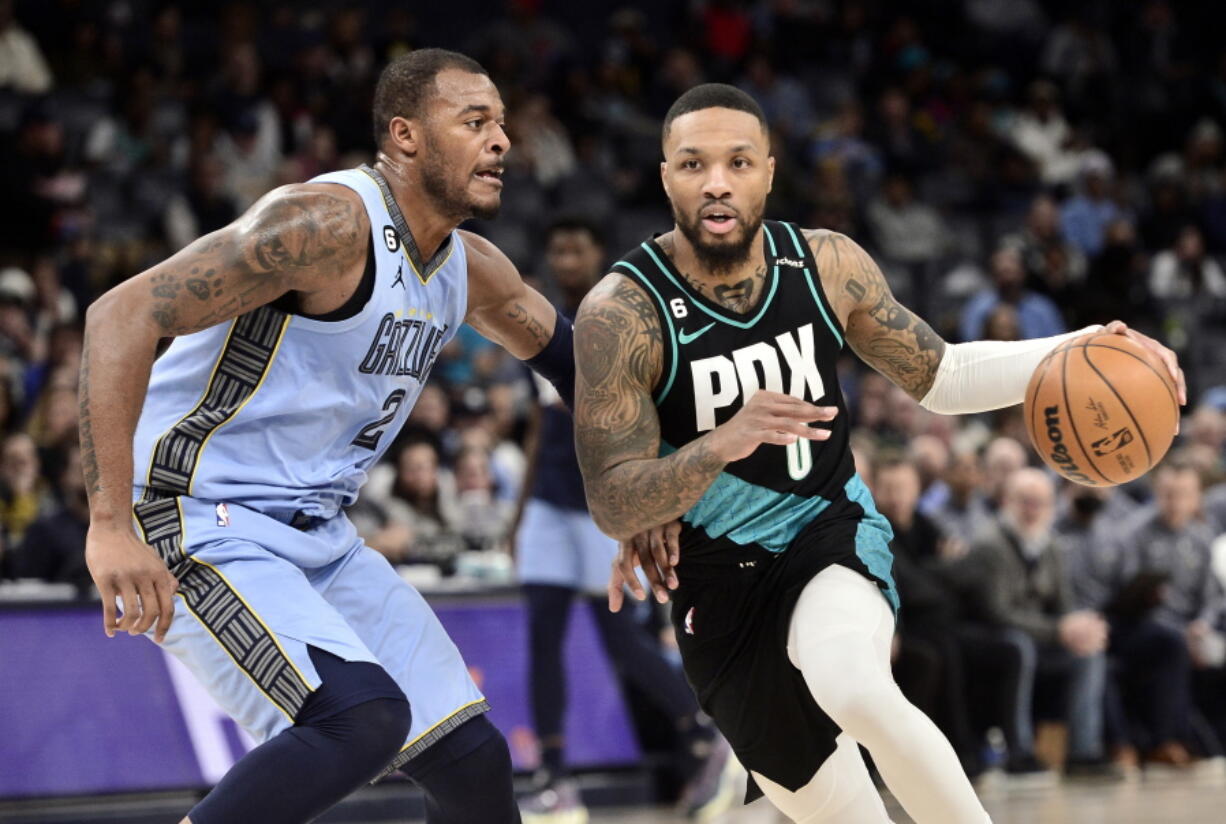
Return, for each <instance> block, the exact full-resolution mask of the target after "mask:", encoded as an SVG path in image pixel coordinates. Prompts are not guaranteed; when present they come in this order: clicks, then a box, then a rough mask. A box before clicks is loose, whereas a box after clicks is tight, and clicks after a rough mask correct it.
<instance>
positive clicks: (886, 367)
mask: <svg viewBox="0 0 1226 824" xmlns="http://www.w3.org/2000/svg"><path fill="white" fill-rule="evenodd" d="M805 237H806V239H807V240H808V242H809V246H810V248H812V250H813V254H814V257H815V259H816V260H817V268H818V271H819V273H820V276H821V279H822V286H823V288H824V290H825V292H826V296H827V298H828V299H829V300H830V302H831V305H832V306H833V308H834V310H835V314H836V315H837V316H838V317H839V320H840V321H841V322H842V324H843V327H844V331H845V332H846V336H847V343H848V345H849V346H851V348H852V350H853V351H855V353H856V354H857V355H859V356H860V358H861V359H863V360H864V362H865V363H867V364H868V365H869V366H872V367H873V368H874V369H876V370H877V371H878V372H880V373H881V374H883V375H885V376H886V377H887V378H889V379H890V380H891V381H893V382H894V383H895V384H897V385H898V386H900V387H902V388H903V389H905V390H906V391H907V394H909V395H910V396H911V397H913V398H915V399H916V400H917V401H919V402H920V404H921V405H922V406H924V407H925V408H927V409H930V410H932V411H933V412H941V413H944V414H963V413H973V412H986V411H988V410H991V409H1000V408H1002V407H1006V406H1013V405H1014V404H1018V403H1021V402H1022V398H1023V396H1024V395H1025V392H1026V385H1027V383H1028V382H1029V380H1030V376H1031V374H1032V373H1033V372H1034V369H1035V367H1036V366H1038V364H1039V362H1040V361H1041V360H1042V359H1043V358H1044V357H1045V356H1046V355H1047V353H1048V352H1050V351H1051V350H1052V349H1054V348H1055V347H1056V346H1058V345H1060V344H1061V343H1063V342H1064V341H1066V340H1071V339H1073V338H1076V337H1080V336H1081V335H1084V334H1087V333H1089V332H1094V331H1100V330H1102V331H1107V332H1111V333H1115V334H1121V335H1126V336H1128V337H1130V338H1132V339H1133V340H1135V341H1136V342H1138V343H1140V344H1141V345H1143V346H1145V347H1147V348H1149V349H1150V350H1152V351H1153V352H1154V353H1155V354H1157V355H1158V356H1159V357H1160V358H1162V360H1163V361H1164V362H1165V363H1166V364H1167V368H1168V369H1169V370H1170V372H1171V377H1172V379H1173V380H1174V381H1175V384H1176V386H1178V387H1179V392H1180V401H1181V402H1184V400H1185V390H1184V379H1183V372H1182V370H1180V368H1179V364H1178V363H1177V362H1176V358H1175V353H1174V352H1172V351H1171V350H1170V349H1167V348H1166V347H1165V346H1163V345H1162V344H1160V343H1158V342H1157V341H1155V340H1153V339H1152V338H1150V337H1147V336H1146V335H1143V334H1141V333H1139V332H1137V331H1135V330H1133V329H1129V328H1128V327H1127V326H1125V325H1124V324H1123V323H1121V322H1120V321H1112V322H1111V323H1110V324H1109V325H1108V326H1106V327H1102V326H1098V325H1095V326H1089V327H1086V328H1085V329H1079V330H1077V331H1076V332H1069V333H1068V334H1065V335H1055V336H1053V337H1049V338H1035V339H1031V340H1021V341H970V342H967V343H958V344H947V343H946V342H945V341H944V340H942V339H941V336H940V335H938V334H937V333H936V332H934V331H933V330H932V327H931V326H929V325H928V323H927V322H925V321H924V319H923V318H920V317H919V316H917V315H916V314H915V313H914V312H912V311H911V310H910V309H908V308H907V307H905V306H903V305H902V304H901V303H899V302H898V301H897V299H895V297H894V295H893V293H892V292H891V291H890V286H889V283H887V282H886V279H885V276H884V275H883V274H882V272H881V269H880V268H879V267H878V266H877V264H876V262H874V261H873V259H872V258H871V257H870V256H869V255H868V253H867V252H865V251H864V250H863V249H862V248H860V246H859V244H857V243H856V242H855V241H853V240H851V239H850V238H848V237H846V236H845V235H841V234H839V233H838V232H830V231H826V230H824V229H818V230H811V231H806V232H805Z"/></svg>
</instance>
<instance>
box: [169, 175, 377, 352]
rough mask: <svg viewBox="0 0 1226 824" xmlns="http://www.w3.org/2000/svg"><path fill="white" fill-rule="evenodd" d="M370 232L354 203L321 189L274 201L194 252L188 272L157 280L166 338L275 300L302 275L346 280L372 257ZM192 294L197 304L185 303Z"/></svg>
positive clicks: (204, 240)
mask: <svg viewBox="0 0 1226 824" xmlns="http://www.w3.org/2000/svg"><path fill="white" fill-rule="evenodd" d="M364 228H365V226H364V221H363V220H362V219H361V217H360V215H359V214H358V213H357V210H356V209H355V208H354V206H353V204H352V203H351V202H350V200H349V199H348V198H346V197H343V196H338V195H332V194H328V193H325V192H318V191H312V192H295V193H289V194H284V195H281V196H279V197H273V198H271V199H269V200H268V201H267V202H265V203H262V204H261V205H257V206H256V208H255V210H254V211H253V212H252V213H250V214H249V215H248V216H247V217H246V218H244V219H243V220H242V222H240V223H239V224H238V226H236V227H235V228H234V229H233V230H228V231H225V232H222V233H218V234H215V235H211V236H209V237H207V238H202V239H201V240H199V241H197V242H196V245H195V248H192V247H189V250H188V251H189V252H190V254H189V256H188V257H187V263H186V264H185V265H184V268H185V269H186V270H187V271H176V270H174V269H172V268H166V269H165V270H164V271H161V272H158V273H157V274H155V275H153V277H152V278H151V279H150V283H151V284H152V288H151V289H150V294H151V295H152V296H153V297H154V298H156V299H157V301H156V302H155V303H154V305H153V308H152V309H151V310H150V316H151V317H152V318H153V320H154V322H155V323H156V324H157V327H158V329H159V330H160V331H161V333H162V334H163V335H165V336H168V337H169V336H174V335H181V334H186V333H188V332H192V331H196V330H198V329H204V328H206V327H208V326H212V325H214V324H216V323H220V322H221V321H223V320H228V319H229V318H233V317H236V316H237V315H240V314H242V313H243V312H245V311H247V310H249V309H252V308H255V307H256V306H259V305H262V304H264V303H267V302H269V301H270V300H274V299H275V298H277V297H279V296H280V295H281V294H284V293H285V292H286V291H288V290H289V289H290V288H291V285H292V284H293V283H295V282H296V280H297V276H298V272H299V271H300V270H303V269H310V270H311V271H312V273H313V274H315V275H317V276H318V278H319V279H320V280H321V282H324V281H326V280H327V279H328V278H329V277H335V276H339V275H340V274H341V273H342V272H343V271H344V270H345V267H347V266H349V265H350V264H351V263H352V262H353V261H354V259H355V257H356V255H357V254H358V253H361V252H364V251H365V244H363V243H362V242H361V240H362V237H361V233H362V231H363V229H364ZM173 260H174V259H172V261H173ZM184 290H186V294H185V293H184ZM187 295H191V297H192V298H193V299H194V301H192V302H188V303H185V302H184V298H185V297H186V296H187ZM197 307H199V308H197Z"/></svg>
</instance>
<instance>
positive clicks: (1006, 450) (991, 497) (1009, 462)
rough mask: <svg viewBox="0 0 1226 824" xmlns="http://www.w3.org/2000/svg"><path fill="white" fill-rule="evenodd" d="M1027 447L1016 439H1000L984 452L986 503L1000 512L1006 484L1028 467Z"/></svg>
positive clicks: (995, 440)
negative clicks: (1014, 475)
mask: <svg viewBox="0 0 1226 824" xmlns="http://www.w3.org/2000/svg"><path fill="white" fill-rule="evenodd" d="M1026 461H1027V454H1026V447H1024V446H1022V445H1021V443H1020V442H1018V441H1017V440H1016V439H1014V438H1008V437H999V438H993V439H992V440H991V441H989V442H988V445H987V447H985V448H984V450H983V487H982V488H983V492H984V503H985V504H986V505H987V507H988V509H989V510H990V511H992V512H999V511H1000V509H1001V505H1002V503H1003V501H1004V497H1005V484H1006V483H1007V482H1008V480H1009V478H1010V476H1012V475H1013V473H1014V472H1016V471H1017V470H1019V469H1021V468H1022V467H1024V466H1025V465H1026Z"/></svg>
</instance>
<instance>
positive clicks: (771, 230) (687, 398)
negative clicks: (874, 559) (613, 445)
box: [613, 221, 889, 571]
mask: <svg viewBox="0 0 1226 824" xmlns="http://www.w3.org/2000/svg"><path fill="white" fill-rule="evenodd" d="M762 235H763V249H762V254H763V255H764V256H765V260H766V272H767V274H766V280H765V282H764V286H763V288H764V295H763V297H762V298H761V300H760V301H759V302H758V303H757V305H755V306H754V307H753V308H752V309H751V310H750V311H748V312H746V313H744V314H740V313H737V312H733V311H731V310H729V309H726V308H724V307H722V306H719V305H718V304H716V303H714V302H713V301H711V300H708V299H707V298H705V297H704V296H703V295H701V294H699V293H698V292H697V291H696V290H694V289H692V288H691V287H690V286H689V285H688V284H687V283H686V281H685V279H684V278H683V277H682V276H681V275H680V273H678V272H677V270H676V268H675V267H674V266H673V264H672V261H671V260H670V259H669V258H668V256H667V255H665V254H664V252H663V251H662V250H661V248H660V246H659V245H658V244H657V243H656V242H655V241H654V240H648V241H646V242H644V243H642V244H640V245H639V247H638V248H637V249H635V250H633V251H632V252H630V253H629V254H627V255H626V256H625V257H624V258H622V259H621V260H620V261H618V262H617V263H616V264H614V266H613V270H614V271H615V272H618V273H621V274H623V275H626V276H628V277H629V278H630V279H631V280H633V281H635V282H636V283H638V284H639V285H640V286H641V287H642V288H643V289H644V290H645V291H646V292H647V293H648V294H649V295H651V296H652V298H653V302H654V304H655V307H656V312H657V314H658V315H659V318H660V327H661V329H662V330H663V335H664V362H663V369H662V370H661V374H660V380H659V383H658V384H657V385H656V386H655V387H654V388H653V398H654V400H655V403H656V407H657V409H658V410H659V416H660V434H661V444H660V450H661V454H668V453H669V452H672V451H674V450H676V449H679V448H681V447H682V446H684V445H685V444H687V443H689V442H690V441H692V440H694V439H695V438H698V437H700V436H701V435H703V434H704V433H706V432H708V431H710V430H711V429H714V428H715V427H716V426H718V425H719V424H722V423H724V422H725V421H727V420H728V419H729V418H731V417H732V416H733V415H734V414H736V412H737V410H738V409H740V408H741V406H742V405H744V404H745V402H746V401H748V399H749V398H750V396H752V395H753V393H754V392H756V391H757V390H759V389H767V390H771V391H775V392H784V393H787V394H790V395H793V396H795V397H798V398H802V399H804V400H806V401H809V402H810V403H814V404H818V405H821V406H836V407H838V409H839V414H838V416H837V417H835V419H834V420H833V421H831V422H830V423H823V424H816V425H819V426H826V427H829V428H830V430H831V437H830V439H829V440H827V441H824V442H821V441H808V440H800V441H797V442H796V443H795V444H792V445H791V446H787V447H784V446H778V445H773V444H762V445H761V446H759V447H758V448H757V450H755V451H754V453H753V454H752V455H750V456H749V457H748V458H745V459H744V460H740V461H736V462H734V463H731V464H729V465H728V466H727V467H726V469H725V471H724V472H723V473H722V474H721V475H720V476H719V477H718V478H717V479H716V481H715V483H713V484H712V485H711V487H710V489H709V490H707V493H706V494H705V495H703V497H702V498H701V499H700V500H699V501H698V503H697V504H696V505H695V506H694V507H693V508H692V509H691V510H690V511H689V512H688V513H686V515H685V516H684V518H683V519H682V522H683V524H684V525H685V526H686V527H688V528H687V529H685V532H686V533H691V532H693V531H698V532H700V533H701V534H698V535H694V534H687V535H686V536H685V537H686V538H687V539H688V540H686V544H691V545H697V544H706V545H708V547H710V548H717V547H721V546H722V547H723V548H725V549H732V547H731V546H730V545H729V542H731V544H733V545H738V546H742V547H744V546H748V545H756V546H758V547H760V548H762V549H765V550H767V551H769V552H772V553H778V552H782V551H783V550H785V549H786V548H787V547H788V546H789V545H790V544H791V543H792V541H793V539H795V538H796V536H797V535H798V534H799V533H800V531H801V530H802V528H804V527H805V526H806V525H808V524H809V523H811V522H812V521H814V520H815V519H816V518H818V517H819V516H820V515H821V514H822V513H823V512H824V511H825V510H826V509H827V508H828V507H829V506H830V505H831V504H832V503H833V502H836V501H844V500H850V501H851V502H853V503H856V504H859V505H860V507H861V508H862V509H863V511H864V517H865V518H866V519H867V518H871V519H875V520H879V521H880V522H881V524H880V525H881V526H883V528H884V529H886V530H888V529H889V525H888V523H886V522H885V519H884V518H882V516H881V515H879V514H878V513H877V511H876V508H875V507H874V506H873V502H872V498H871V497H870V496H869V494H868V490H867V488H866V487H865V486H864V484H863V482H862V481H861V480H860V478H859V477H858V476H857V475H856V472H855V465H854V462H853V460H852V454H851V449H850V447H849V444H848V434H849V422H848V415H847V408H846V405H845V403H844V401H843V393H842V392H841V391H840V389H839V382H838V374H837V371H836V361H837V360H838V357H839V352H840V350H841V349H842V347H843V344H844V340H843V329H842V328H841V326H840V325H839V321H838V319H837V317H836V316H835V313H834V310H833V308H832V307H831V305H830V302H829V300H827V298H826V295H825V293H824V292H823V290H822V284H821V278H820V277H819V276H818V271H817V264H816V262H815V260H814V258H813V253H812V251H811V250H810V249H809V246H808V244H807V243H806V242H805V241H804V237H803V235H802V233H801V230H800V229H799V228H798V227H796V226H794V225H792V224H789V223H779V222H775V221H765V222H764V223H763V232H762ZM886 540H887V541H888V538H887V539H886ZM711 545H714V546H713V547H712V546H711ZM695 549H698V547H697V546H695ZM881 549H882V563H883V564H885V568H884V569H885V571H888V568H889V566H888V564H889V558H888V554H887V553H886V552H885V547H884V546H882V547H881ZM865 560H866V561H867V559H865ZM867 565H868V566H869V567H870V568H872V567H873V566H874V565H873V564H872V563H868V564H867Z"/></svg>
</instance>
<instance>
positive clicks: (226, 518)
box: [217, 503, 230, 526]
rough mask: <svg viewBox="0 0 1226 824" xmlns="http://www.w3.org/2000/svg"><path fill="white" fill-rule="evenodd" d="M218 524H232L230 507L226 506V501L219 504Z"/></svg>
mask: <svg viewBox="0 0 1226 824" xmlns="http://www.w3.org/2000/svg"><path fill="white" fill-rule="evenodd" d="M217 525H218V526H229V525H230V507H228V506H226V505H225V504H224V503H220V504H218V505H217Z"/></svg>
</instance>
